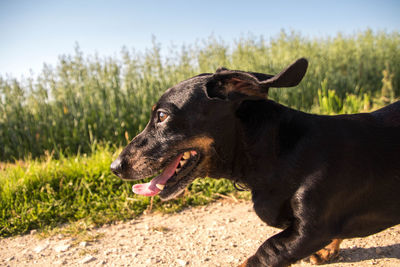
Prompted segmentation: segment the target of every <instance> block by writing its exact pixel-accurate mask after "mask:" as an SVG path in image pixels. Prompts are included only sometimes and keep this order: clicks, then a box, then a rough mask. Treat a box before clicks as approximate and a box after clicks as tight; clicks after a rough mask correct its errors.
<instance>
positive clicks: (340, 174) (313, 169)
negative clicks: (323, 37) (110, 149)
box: [111, 59, 400, 266]
mask: <svg viewBox="0 0 400 267" xmlns="http://www.w3.org/2000/svg"><path fill="white" fill-rule="evenodd" d="M307 66H308V63H307V60H305V59H299V60H297V61H296V62H294V63H293V64H292V65H290V66H289V67H288V68H286V69H285V70H284V71H282V72H281V73H279V74H278V75H275V76H272V75H267V74H261V73H252V72H243V71H230V70H227V69H224V68H221V69H218V70H217V71H216V73H214V74H211V73H205V74H200V75H198V76H195V77H193V78H191V79H188V80H186V81H183V82H181V83H179V84H178V85H176V86H174V87H172V88H170V89H168V90H167V91H166V92H165V94H164V95H163V96H162V97H161V98H160V100H159V101H158V103H157V104H156V105H155V106H154V107H153V112H152V115H151V119H150V121H149V123H148V125H147V126H146V128H145V129H144V131H143V132H142V133H140V134H139V135H138V136H136V137H135V138H134V139H133V140H132V142H131V143H130V144H129V145H128V146H127V147H126V148H125V149H124V150H123V151H122V153H121V154H120V155H119V157H118V159H116V160H115V161H114V162H113V163H112V164H111V169H112V171H113V172H114V173H115V174H117V175H118V176H119V177H121V178H124V179H128V180H138V179H143V178H146V177H149V176H152V175H155V174H158V173H159V172H160V170H163V171H162V173H161V174H160V175H159V176H157V177H156V178H154V179H153V180H152V181H151V182H150V183H147V184H141V185H140V184H139V185H135V186H134V187H133V191H134V192H135V193H138V194H143V195H148V196H152V195H156V194H159V196H160V198H161V199H163V200H168V199H171V198H173V197H175V196H177V195H178V194H180V193H181V192H182V190H184V188H185V187H186V186H188V185H189V184H190V183H191V182H192V181H193V180H194V179H195V178H196V177H205V176H208V177H213V178H220V177H225V178H228V179H231V180H233V181H235V182H240V183H242V184H245V185H247V186H248V187H249V188H250V189H251V191H252V196H253V197H252V198H253V202H254V209H255V211H256V213H257V215H258V216H259V217H260V218H261V219H262V220H263V221H264V222H266V223H267V224H269V225H271V226H275V227H280V228H282V229H284V230H283V231H282V232H280V233H279V234H277V235H275V236H273V237H271V238H269V239H268V240H267V241H265V242H264V243H263V245H262V246H261V247H260V248H259V249H258V250H257V252H256V254H255V255H254V256H252V257H250V258H249V259H248V260H247V261H246V262H245V263H243V264H242V266H288V265H290V264H291V263H294V262H296V261H297V260H299V259H302V258H305V257H307V256H309V255H312V254H313V253H315V252H317V251H318V250H320V251H319V252H317V253H316V254H314V255H313V256H312V257H311V260H312V261H313V262H315V263H320V262H323V261H325V260H328V259H329V258H331V257H332V256H334V254H336V253H337V251H338V249H339V244H340V241H341V239H343V238H351V237H362V236H367V235H370V234H373V233H376V232H379V231H381V230H384V229H386V228H388V227H390V226H393V225H396V224H399V223H400V101H399V102H396V103H394V104H392V105H389V106H387V107H385V108H382V109H380V110H377V111H375V112H372V113H364V114H354V115H339V116H319V115H312V114H306V113H303V112H300V111H297V110H293V109H290V108H287V107H285V106H282V105H280V104H278V103H275V102H274V101H271V100H267V93H268V89H269V88H270V87H291V86H296V85H297V84H298V83H299V82H300V81H301V79H302V78H303V76H304V74H305V72H306V69H307ZM329 244H330V245H329ZM327 245H328V246H327ZM325 246H327V247H326V248H325V249H324V247H325Z"/></svg>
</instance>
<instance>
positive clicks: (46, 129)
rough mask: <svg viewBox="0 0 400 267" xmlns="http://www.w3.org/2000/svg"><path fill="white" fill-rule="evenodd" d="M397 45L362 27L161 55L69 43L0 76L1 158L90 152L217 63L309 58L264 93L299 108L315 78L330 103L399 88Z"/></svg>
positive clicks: (269, 67) (267, 65)
mask: <svg viewBox="0 0 400 267" xmlns="http://www.w3.org/2000/svg"><path fill="white" fill-rule="evenodd" d="M399 44H400V34H399V32H392V33H387V32H372V31H370V30H366V31H363V32H359V33H356V34H353V35H348V36H344V35H341V34H338V35H337V36H334V37H329V38H319V39H310V38H306V37H304V36H302V35H301V34H299V33H286V32H284V31H282V33H281V34H279V35H277V36H276V37H274V38H271V39H270V40H266V39H264V38H262V37H256V36H248V37H243V38H241V39H238V40H236V41H235V42H232V43H226V42H224V41H220V40H218V39H215V38H210V39H209V40H204V41H203V42H202V43H201V44H193V45H192V46H186V47H182V48H181V49H179V48H172V49H170V50H171V51H169V52H168V53H164V54H167V56H166V57H165V58H164V57H162V56H161V49H162V48H161V46H160V45H159V44H157V43H156V42H154V46H153V47H152V48H151V49H149V50H147V51H146V52H145V53H137V52H132V51H129V50H128V49H126V48H124V49H122V51H121V53H120V55H119V56H114V57H99V56H97V55H89V56H85V55H83V54H82V52H81V51H80V50H79V47H77V48H76V52H75V54H73V55H63V56H60V58H59V62H58V63H57V65H56V66H53V67H51V66H45V67H44V68H43V70H42V72H41V73H39V74H38V75H37V76H35V77H28V78H25V79H14V78H12V77H8V78H4V77H2V76H0V148H1V149H0V160H1V161H14V160H15V159H21V158H25V157H26V156H27V155H31V156H32V157H38V156H41V155H43V154H44V153H45V151H54V156H55V157H58V156H59V155H60V154H62V153H64V154H70V155H71V154H75V153H77V152H82V153H89V152H90V151H91V148H90V147H91V144H93V143H94V142H95V141H97V142H110V143H112V144H116V145H123V144H125V143H126V140H129V139H130V138H132V137H133V136H135V135H136V134H137V133H138V132H140V131H141V130H142V129H143V128H144V126H145V125H146V123H147V120H148V116H149V112H150V107H151V106H152V105H153V104H154V103H155V101H156V99H157V98H158V97H159V96H160V95H161V94H162V92H164V91H165V90H166V89H167V88H168V87H170V86H172V85H174V84H176V83H177V82H179V81H181V80H183V79H186V78H189V77H191V76H193V75H195V74H198V73H202V72H214V71H215V69H216V68H217V67H219V66H225V67H228V68H231V69H242V70H252V71H259V72H265V73H277V72H279V71H280V70H282V68H283V67H285V66H286V65H287V64H289V63H291V62H292V61H293V60H295V59H296V58H298V57H307V58H308V59H309V61H310V66H309V70H308V72H307V75H306V77H305V79H304V80H303V82H302V83H301V84H300V85H299V86H298V87H296V88H291V89H279V90H278V89H271V92H270V97H271V98H273V99H275V100H278V101H279V102H281V103H285V104H287V105H289V106H291V107H295V108H298V109H301V110H305V111H310V110H314V109H315V106H317V107H318V106H319V101H320V100H321V97H320V98H319V97H318V89H321V84H322V83H324V85H325V87H326V88H329V89H331V90H334V94H335V96H336V97H337V99H336V101H335V102H332V103H325V104H327V105H330V104H332V105H334V106H331V107H329V108H333V109H335V111H337V110H339V109H340V107H341V106H342V103H343V102H345V101H352V100H351V99H350V98H349V99H347V100H346V98H347V95H349V94H352V95H354V96H364V95H366V96H367V97H369V98H377V97H380V95H381V94H382V93H383V94H384V95H385V96H389V97H391V98H395V97H399V95H400V86H399V85H400V45H399ZM164 49H165V48H164ZM383 77H386V80H388V81H390V86H391V87H390V86H386V88H387V90H386V89H385V90H382V89H383V88H384V87H385V85H384V84H383V82H382V78H383ZM322 89H323V88H322ZM323 90H324V89H323ZM323 90H322V91H323ZM331 94H332V93H331ZM322 98H323V96H322Z"/></svg>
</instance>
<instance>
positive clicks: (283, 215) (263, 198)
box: [252, 190, 293, 228]
mask: <svg viewBox="0 0 400 267" xmlns="http://www.w3.org/2000/svg"><path fill="white" fill-rule="evenodd" d="M252 200H253V204H254V211H255V212H256V214H257V216H258V217H260V219H261V220H262V221H264V222H265V223H267V224H268V225H270V226H273V227H278V228H283V227H285V226H287V225H288V223H289V221H290V218H292V217H293V216H292V214H293V213H292V210H291V207H290V200H289V199H286V198H285V197H284V196H282V195H280V194H268V192H265V191H256V190H253V191H252Z"/></svg>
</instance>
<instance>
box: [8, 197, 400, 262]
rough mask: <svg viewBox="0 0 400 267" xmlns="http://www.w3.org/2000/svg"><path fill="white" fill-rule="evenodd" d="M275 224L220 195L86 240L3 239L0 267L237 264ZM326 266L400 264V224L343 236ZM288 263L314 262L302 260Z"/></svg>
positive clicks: (97, 232)
mask: <svg viewBox="0 0 400 267" xmlns="http://www.w3.org/2000/svg"><path fill="white" fill-rule="evenodd" d="M279 231H280V230H279V229H275V228H272V227H268V226H266V225H265V224H264V223H263V222H262V221H261V220H260V219H259V218H258V217H257V216H256V215H255V213H254V211H253V209H252V205H251V203H250V202H248V201H242V202H235V201H228V200H223V201H217V202H215V203H212V204H210V205H208V206H203V207H196V208H188V209H186V210H184V211H182V212H180V213H176V214H160V213H150V214H147V215H143V216H141V217H139V218H137V219H134V220H131V221H128V222H118V223H115V224H113V225H107V226H103V227H100V228H96V229H92V230H90V231H88V232H87V235H88V236H89V237H90V236H91V237H93V238H88V239H87V240H86V241H81V240H79V238H77V237H70V236H69V237H68V236H64V235H63V234H56V235H53V236H50V237H47V238H44V239H43V238H39V235H38V234H37V233H36V234H35V233H31V234H28V235H23V236H17V237H11V238H2V239H0V265H1V266H237V265H238V264H240V263H241V262H242V261H244V260H245V259H246V258H247V257H249V256H251V255H252V254H253V253H254V252H255V251H256V250H257V248H258V247H259V246H260V245H261V244H262V243H263V242H264V241H265V240H266V239H267V238H268V237H270V236H272V235H274V234H276V233H277V232H279ZM341 248H342V250H341V251H340V254H339V257H338V258H337V259H336V260H335V261H333V262H332V263H330V264H327V265H326V266H329V267H338V266H361V267H363V266H371V265H375V266H385V267H386V266H393V267H394V266H400V225H398V226H395V227H392V228H390V229H387V230H385V231H383V232H381V233H378V234H376V235H372V236H369V237H366V238H355V239H350V240H345V241H344V242H343V243H342V245H341ZM293 266H312V265H311V264H310V263H309V262H308V261H307V260H302V261H299V262H298V263H296V264H294V265H293Z"/></svg>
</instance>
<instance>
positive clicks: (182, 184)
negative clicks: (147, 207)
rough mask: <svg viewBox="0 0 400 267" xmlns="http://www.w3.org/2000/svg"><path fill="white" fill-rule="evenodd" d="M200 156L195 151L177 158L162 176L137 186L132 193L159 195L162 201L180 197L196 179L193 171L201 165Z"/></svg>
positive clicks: (133, 187) (187, 152)
mask: <svg viewBox="0 0 400 267" xmlns="http://www.w3.org/2000/svg"><path fill="white" fill-rule="evenodd" d="M199 160H200V154H199V153H198V152H197V151H195V150H190V151H186V152H184V153H181V154H179V155H178V156H176V157H175V158H174V159H173V160H172V161H171V163H169V164H168V165H167V166H166V167H165V169H164V170H163V171H162V172H161V174H160V175H158V176H157V177H155V178H153V179H152V180H151V181H150V182H148V183H146V184H135V185H133V186H132V191H133V192H134V193H135V194H139V195H143V196H155V195H157V194H159V196H160V198H161V199H162V200H168V199H171V198H174V197H175V196H177V195H179V194H180V193H181V192H182V191H183V190H184V189H185V188H186V187H187V186H188V185H189V184H190V183H191V182H192V181H193V180H194V179H195V178H196V177H194V175H193V171H194V170H195V169H196V167H197V166H198V165H199Z"/></svg>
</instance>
